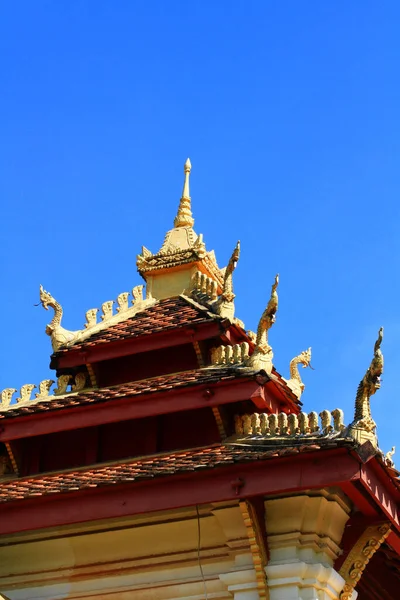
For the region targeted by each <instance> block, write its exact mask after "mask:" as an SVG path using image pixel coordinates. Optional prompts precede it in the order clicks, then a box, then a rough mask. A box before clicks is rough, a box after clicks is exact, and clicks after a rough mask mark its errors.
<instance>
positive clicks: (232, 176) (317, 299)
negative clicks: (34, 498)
mask: <svg viewBox="0 0 400 600" xmlns="http://www.w3.org/2000/svg"><path fill="white" fill-rule="evenodd" d="M399 19H400V4H399V3H398V2H395V1H393V2H391V1H384V2H381V3H376V2H372V1H368V0H363V1H361V0H355V1H353V2H351V3H349V2H341V1H335V2H333V1H327V2H317V1H310V2H295V1H290V0H289V1H287V2H272V1H268V0H267V1H265V0H264V1H247V2H242V1H236V2H227V1H225V0H224V1H221V2H211V1H208V0H203V1H202V2H193V3H187V2H177V1H173V0H172V1H171V2H163V1H160V0H155V1H153V2H151V3H145V2H136V1H127V0H126V1H122V0H121V1H120V2H105V1H104V0H97V1H96V2H94V1H86V2H83V1H81V2H80V1H76V2H67V1H64V0H61V1H55V0H54V1H51V0H47V1H45V0H36V1H35V2H28V1H18V0H16V1H15V2H4V3H2V4H1V6H0V82H1V84H0V89H1V93H0V109H1V116H2V119H1V121H2V125H1V140H2V143H1V145H0V197H1V200H2V242H1V244H0V253H1V254H0V257H1V273H2V283H3V286H2V294H1V296H0V301H1V307H0V314H1V318H2V324H1V328H2V344H1V346H2V351H1V354H2V361H1V370H0V389H3V388H5V387H16V388H19V387H20V386H21V385H22V384H24V383H28V382H29V383H30V382H32V383H35V382H39V381H40V380H41V379H44V378H45V377H47V376H48V374H49V370H48V364H49V355H50V340H49V338H48V337H47V336H46V335H45V333H44V328H45V325H46V323H47V322H48V320H49V316H50V313H46V312H45V311H44V310H43V309H42V308H41V307H34V304H35V303H37V302H38V289H39V284H40V283H42V284H43V285H44V286H45V287H46V289H49V290H50V291H51V293H52V294H53V295H54V296H55V297H56V298H57V299H58V300H59V302H61V303H62V305H63V307H64V311H65V312H64V319H63V325H64V326H65V327H67V328H69V329H80V328H81V327H82V326H83V323H84V315H85V312H86V310H87V309H88V308H91V307H95V306H100V305H101V303H102V302H104V301H106V300H110V299H113V298H116V296H117V295H118V294H119V293H120V292H122V291H126V290H129V289H130V288H131V287H132V286H133V285H136V284H138V283H140V278H139V275H138V274H137V272H136V266H135V257H136V254H137V253H138V252H139V251H140V248H141V245H142V244H144V245H146V246H147V247H148V248H150V249H151V250H153V251H157V250H158V249H159V247H160V246H161V243H162V240H163V236H164V233H165V231H166V230H167V229H169V228H170V227H171V226H172V221H173V218H174V215H175V212H176V208H177V204H178V200H179V197H180V194H181V187H182V179H183V172H182V167H183V163H184V161H185V159H186V158H187V156H190V158H191V160H192V164H193V170H192V176H191V195H192V203H193V211H194V215H195V218H196V224H195V229H196V231H197V232H198V233H200V232H201V233H203V234H204V238H205V241H206V244H207V246H208V248H210V249H211V248H214V249H215V251H216V253H217V258H218V260H219V263H220V264H221V265H224V264H225V263H226V261H227V259H228V258H229V255H230V253H231V251H232V249H233V247H234V245H235V243H236V240H237V239H240V240H241V243H242V256H241V260H240V263H239V266H238V268H237V270H236V273H235V291H236V293H237V301H236V305H237V315H238V316H239V317H240V318H242V319H243V320H244V321H245V323H246V327H248V328H251V329H255V328H256V326H257V322H258V318H259V316H260V314H261V312H262V310H263V309H264V307H265V304H266V301H267V300H268V297H269V293H270V286H271V283H272V281H273V278H274V275H275V273H276V272H279V273H280V277H281V283H280V287H279V293H280V306H279V313H278V318H277V322H276V324H275V325H274V328H273V330H272V331H271V334H270V341H271V343H272V345H273V348H274V352H275V366H276V368H277V369H278V371H280V372H281V373H282V375H284V376H288V368H289V361H290V359H291V358H292V357H293V356H294V355H296V354H298V353H299V352H300V351H301V350H303V349H305V348H307V347H308V346H310V345H311V346H312V348H313V365H314V368H315V370H314V371H311V370H304V371H302V375H303V376H304V380H305V383H306V385H307V388H306V391H305V394H304V396H303V400H304V404H305V408H306V410H318V411H319V410H322V409H324V408H328V409H333V408H335V407H341V408H343V409H344V410H345V418H346V420H347V422H349V421H351V419H352V413H353V405H354V397H355V393H356V389H357V385H358V383H359V381H360V379H361V377H362V376H363V375H364V373H365V370H366V369H367V367H368V365H369V363H370V360H371V357H372V350H373V345H374V341H375V339H376V334H377V331H378V329H379V327H380V326H381V325H383V326H384V327H385V339H384V343H383V351H384V356H385V361H386V362H385V373H384V378H383V384H382V388H381V390H380V391H379V392H378V393H377V394H376V395H375V396H374V397H373V399H372V409H373V415H374V417H375V420H376V421H377V423H378V434H379V439H380V444H381V446H382V447H383V449H384V450H388V449H389V447H390V446H391V445H392V444H396V442H399V440H398V422H399V418H400V405H399V402H398V399H397V394H398V372H399V361H400V345H399V340H400V305H399V292H400V278H399V258H400V236H399V233H398V232H399V224H400V218H399V217H400V215H399V213H400V209H399V192H400V180H399V166H398V165H399V158H400V116H399V106H400V97H399V96H400V78H399V64H400V44H399V39H398V24H399Z"/></svg>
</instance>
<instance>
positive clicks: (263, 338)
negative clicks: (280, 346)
mask: <svg viewBox="0 0 400 600" xmlns="http://www.w3.org/2000/svg"><path fill="white" fill-rule="evenodd" d="M278 284H279V275H278V274H277V275H275V281H274V283H273V284H272V288H271V296H270V299H269V302H268V304H267V307H266V309H265V310H264V312H263V314H262V315H261V318H260V321H259V323H258V328H257V336H256V341H255V348H254V352H253V354H252V355H251V356H250V358H249V360H248V361H247V366H248V367H252V368H253V369H257V370H260V369H265V371H266V372H267V374H269V373H271V371H272V359H273V356H274V355H273V352H272V347H271V346H270V345H269V343H268V331H269V330H270V329H271V327H272V325H273V324H274V323H275V320H276V313H277V310H278V292H277V288H278Z"/></svg>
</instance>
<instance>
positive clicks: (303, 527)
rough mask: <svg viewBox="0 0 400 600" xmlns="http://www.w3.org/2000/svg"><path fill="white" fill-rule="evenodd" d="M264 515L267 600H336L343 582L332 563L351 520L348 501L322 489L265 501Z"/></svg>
mask: <svg viewBox="0 0 400 600" xmlns="http://www.w3.org/2000/svg"><path fill="white" fill-rule="evenodd" d="M265 511H266V529H267V538H268V546H269V551H270V560H269V562H268V565H267V567H266V575H267V578H268V587H269V591H270V600H339V595H340V593H341V591H342V589H343V586H344V583H345V582H344V579H343V578H342V577H341V576H340V575H339V573H337V571H335V569H334V568H333V564H334V561H335V560H336V558H337V556H338V554H339V553H340V547H339V544H340V542H341V540H342V536H343V531H344V526H345V524H346V521H347V520H348V518H349V511H350V508H349V506H348V504H347V502H346V500H345V499H344V498H343V497H342V496H341V495H340V494H339V493H335V492H333V493H331V492H329V491H328V490H321V491H318V492H316V493H312V492H310V493H308V494H302V495H299V496H291V497H287V498H276V499H273V500H266V502H265ZM356 597H357V592H354V593H353V596H352V600H355V599H356Z"/></svg>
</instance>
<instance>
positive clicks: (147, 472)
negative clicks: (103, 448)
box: [0, 437, 354, 503]
mask: <svg viewBox="0 0 400 600" xmlns="http://www.w3.org/2000/svg"><path fill="white" fill-rule="evenodd" d="M339 445H351V446H354V441H352V440H351V441H349V440H344V439H339V440H338V439H336V440H333V439H329V438H323V437H321V438H320V439H319V440H318V439H316V438H315V437H313V438H312V439H310V440H307V439H305V438H304V437H303V439H302V440H300V441H299V442H298V443H297V444H296V443H295V442H294V440H293V439H286V440H285V446H286V447H285V446H282V444H279V443H278V444H274V440H273V439H272V440H271V441H270V443H269V444H268V445H267V446H264V447H262V446H256V447H252V446H250V445H249V446H241V445H240V444H238V445H233V444H232V445H220V446H213V447H208V448H201V449H196V450H188V451H186V452H181V451H179V452H176V453H172V454H168V455H158V456H147V457H145V458H141V459H139V460H135V461H132V462H123V463H119V464H113V465H102V466H99V467H94V468H91V469H85V470H83V469H82V470H75V471H69V472H64V473H57V474H51V475H40V476H36V477H27V478H22V479H14V480H9V481H7V482H4V483H2V484H0V502H3V503H4V502H11V501H14V500H23V499H28V498H36V497H38V496H49V495H51V494H60V493H68V492H76V491H80V490H85V489H91V488H97V487H104V486H107V485H116V484H117V485H118V484H120V485H122V484H127V483H133V482H136V481H140V480H144V479H154V478H156V477H166V476H169V475H175V474H179V473H189V472H195V471H201V470H204V469H214V468H219V467H224V466H225V465H231V464H234V463H243V462H253V461H260V460H268V459H272V458H276V457H279V456H286V455H292V454H299V453H303V452H315V451H318V450H320V449H325V448H332V447H337V446H339Z"/></svg>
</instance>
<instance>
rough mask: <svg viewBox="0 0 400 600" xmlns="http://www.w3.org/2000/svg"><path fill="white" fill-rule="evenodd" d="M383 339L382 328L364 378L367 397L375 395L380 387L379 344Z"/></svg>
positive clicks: (381, 366) (380, 361) (381, 357)
mask: <svg viewBox="0 0 400 600" xmlns="http://www.w3.org/2000/svg"><path fill="white" fill-rule="evenodd" d="M382 339H383V327H381V328H380V330H379V333H378V339H377V340H376V342H375V346H374V357H373V359H372V361H371V364H370V366H369V368H368V371H367V372H366V374H365V376H364V381H365V384H366V385H365V387H366V388H367V393H368V395H369V396H372V395H373V394H375V392H376V391H377V390H379V388H380V387H381V375H382V373H383V354H382V351H381V343H382Z"/></svg>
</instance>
